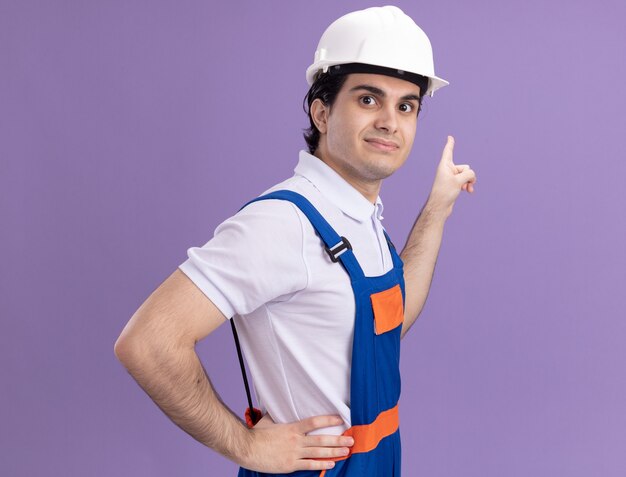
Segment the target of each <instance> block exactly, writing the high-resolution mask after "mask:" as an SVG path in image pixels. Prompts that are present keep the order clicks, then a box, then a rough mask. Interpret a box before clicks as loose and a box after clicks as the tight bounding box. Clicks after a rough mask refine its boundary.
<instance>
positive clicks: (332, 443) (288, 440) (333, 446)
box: [239, 414, 354, 473]
mask: <svg viewBox="0 0 626 477" xmlns="http://www.w3.org/2000/svg"><path fill="white" fill-rule="evenodd" d="M341 424H343V420H342V419H341V418H340V417H338V416H314V417H309V418H307V419H303V420H301V421H298V422H293V423H291V424H275V423H274V422H273V421H272V419H271V418H270V416H269V414H266V415H265V416H263V418H262V419H261V420H260V421H259V422H258V423H257V425H256V426H255V427H254V428H253V429H251V431H250V443H249V444H250V445H249V446H248V447H249V453H248V455H246V456H242V461H241V462H239V464H240V465H241V466H242V467H245V468H246V469H250V470H255V471H257V472H268V473H289V472H294V471H297V470H324V469H331V468H333V467H334V465H335V463H334V462H333V461H332V460H325V459H328V458H333V457H345V456H347V455H348V453H349V447H351V446H352V445H353V444H354V439H352V437H347V436H335V435H313V436H310V435H307V434H308V433H309V432H311V431H314V430H316V429H322V428H325V427H332V426H339V425H341Z"/></svg>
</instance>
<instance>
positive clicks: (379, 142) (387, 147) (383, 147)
mask: <svg viewBox="0 0 626 477" xmlns="http://www.w3.org/2000/svg"><path fill="white" fill-rule="evenodd" d="M365 142H366V143H368V144H369V145H370V146H372V147H374V148H376V149H378V150H380V151H395V150H396V149H399V147H400V146H399V145H398V144H397V143H396V142H394V141H389V140H387V139H381V138H377V137H374V138H369V139H366V140H365Z"/></svg>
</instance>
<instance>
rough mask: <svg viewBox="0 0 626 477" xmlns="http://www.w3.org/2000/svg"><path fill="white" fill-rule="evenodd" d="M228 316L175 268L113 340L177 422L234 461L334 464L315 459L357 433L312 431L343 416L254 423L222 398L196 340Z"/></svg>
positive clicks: (254, 465)
mask: <svg viewBox="0 0 626 477" xmlns="http://www.w3.org/2000/svg"><path fill="white" fill-rule="evenodd" d="M225 321H226V317H225V316H224V315H223V314H222V313H221V312H220V311H219V309H218V308H217V307H216V306H215V305H214V304H213V303H212V302H211V300H209V299H208V298H207V297H206V296H205V295H204V294H203V293H202V292H201V291H200V290H199V289H198V288H197V287H196V286H195V285H194V284H193V282H192V281H191V280H190V279H189V278H188V277H187V276H186V275H185V274H184V273H182V272H181V271H180V270H176V271H175V272H174V273H173V274H172V275H171V276H170V277H169V278H168V279H167V280H165V282H163V283H162V284H161V285H160V286H159V287H158V288H157V289H156V290H155V291H154V292H153V293H152V294H151V295H150V297H149V298H148V299H147V300H146V301H145V302H144V303H143V305H141V307H140V308H139V309H138V310H137V311H136V312H135V314H134V315H133V317H132V318H131V319H130V321H129V322H128V324H127V325H126V327H125V328H124V330H123V331H122V333H121V335H120V337H119V338H118V340H117V342H116V343H115V354H116V356H117V357H118V359H119V360H120V361H121V362H122V364H123V365H124V366H125V367H126V368H127V370H128V371H129V373H130V374H131V375H132V376H133V378H134V379H135V380H136V381H137V383H138V384H139V385H140V386H141V387H142V389H143V390H144V391H145V392H146V393H147V394H148V395H149V396H150V398H151V399H152V400H153V401H154V402H155V403H156V404H157V405H158V406H159V408H160V409H161V410H162V411H163V412H164V413H165V414H166V415H167V416H169V418H170V419H171V420H172V421H173V422H174V423H175V424H176V425H178V426H179V427H180V428H181V429H183V430H184V431H185V432H187V433H188V434H189V435H191V436H192V437H193V438H194V439H196V440H198V441H199V442H201V443H203V444H204V445H206V446H208V447H210V448H212V449H214V450H216V451H217V452H219V453H220V454H222V455H224V456H225V457H227V458H229V459H230V460H232V461H234V462H235V463H237V464H239V465H241V466H243V467H246V468H248V469H252V470H257V471H261V472H291V471H294V470H318V469H319V470H321V469H327V468H331V467H332V464H333V463H332V461H323V460H312V458H327V457H337V456H341V455H345V453H346V451H347V446H350V445H352V439H351V438H347V437H341V436H307V435H306V434H307V433H308V432H310V431H312V430H313V429H318V428H323V427H330V426H335V425H339V424H341V422H342V421H341V419H340V418H338V417H337V416H316V417H312V418H309V419H305V420H303V421H299V422H296V423H292V424H271V425H269V426H262V427H259V428H258V429H253V430H249V429H247V428H246V426H245V425H244V424H243V422H242V421H241V420H240V419H239V418H238V417H237V416H235V415H234V413H232V412H231V411H230V410H229V409H228V408H227V407H226V406H225V405H224V404H223V403H222V402H221V400H220V398H219V396H218V395H217V393H216V392H215V390H214V389H213V387H212V385H211V383H210V380H209V378H208V376H207V374H206V372H205V370H204V368H203V367H202V364H201V363H200V360H199V358H198V355H197V354H196V352H195V345H196V343H197V342H198V341H200V340H201V339H203V338H204V337H206V336H207V335H209V334H210V333H211V332H212V331H213V330H215V329H216V328H217V327H218V326H220V325H221V324H223V323H224V322H225Z"/></svg>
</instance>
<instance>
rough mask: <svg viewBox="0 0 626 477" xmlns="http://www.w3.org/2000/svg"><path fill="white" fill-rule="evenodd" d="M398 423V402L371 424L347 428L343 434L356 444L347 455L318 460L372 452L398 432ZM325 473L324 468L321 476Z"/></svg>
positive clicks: (339, 458)
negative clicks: (384, 440) (381, 442)
mask: <svg viewBox="0 0 626 477" xmlns="http://www.w3.org/2000/svg"><path fill="white" fill-rule="evenodd" d="M398 425H399V418H398V405H397V404H396V405H395V406H394V407H392V408H391V409H388V410H386V411H383V412H381V413H380V414H379V415H378V416H377V417H376V419H375V420H374V422H372V423H371V424H364V425H361V426H352V427H351V428H349V429H346V431H345V432H344V433H343V434H342V435H344V436H350V437H352V438H353V439H354V445H353V446H352V447H350V448H349V449H350V453H349V454H348V455H347V456H342V457H332V458H320V459H317V460H334V461H338V460H344V459H347V458H348V457H350V456H351V455H352V454H358V453H361V452H370V451H372V450H374V449H376V447H377V446H378V443H379V442H380V441H382V440H383V439H384V438H385V437H387V436H390V435H391V434H393V433H394V432H396V431H397V430H398ZM325 474H326V471H325V470H323V471H322V473H321V474H320V477H324V475H325Z"/></svg>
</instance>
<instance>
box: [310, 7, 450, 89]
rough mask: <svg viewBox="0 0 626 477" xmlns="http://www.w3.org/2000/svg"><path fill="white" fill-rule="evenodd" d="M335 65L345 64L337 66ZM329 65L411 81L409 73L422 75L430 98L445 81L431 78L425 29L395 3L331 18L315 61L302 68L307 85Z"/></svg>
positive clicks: (353, 71)
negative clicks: (426, 81)
mask: <svg viewBox="0 0 626 477" xmlns="http://www.w3.org/2000/svg"><path fill="white" fill-rule="evenodd" d="M340 65H347V66H348V68H346V67H344V68H343V70H342V66H340ZM364 65H369V66H371V67H373V68H369V69H368V68H366V67H365V68H363V66H364ZM355 66H356V68H355ZM359 67H361V68H359ZM329 68H331V70H337V72H338V73H339V72H342V73H356V72H363V73H366V72H372V73H373V72H379V73H383V74H389V75H391V76H397V77H399V78H403V79H406V80H408V81H412V82H415V81H414V79H415V78H416V77H415V76H413V75H420V76H425V77H426V78H428V88H427V90H426V91H425V92H424V94H423V96H425V95H426V94H430V96H432V95H433V93H434V92H435V91H437V90H438V89H439V88H442V87H444V86H447V85H448V84H449V83H448V82H447V81H446V80H444V79H441V78H439V77H438V76H435V65H434V63H433V50H432V46H431V44H430V40H429V39H428V37H427V36H426V33H424V31H423V30H422V29H421V28H420V27H418V26H417V25H416V24H415V22H414V21H413V20H412V19H411V17H409V16H408V15H406V14H405V13H404V12H403V11H402V10H400V9H399V8H398V7H394V6H386V7H372V8H366V9H365V10H358V11H356V12H352V13H348V14H347V15H344V16H342V17H341V18H338V19H337V20H335V21H334V22H333V23H332V24H331V25H330V26H329V27H328V28H327V29H326V31H325V32H324V34H323V35H322V37H321V38H320V41H319V44H318V45H317V50H316V51H315V60H314V61H313V64H312V65H311V66H309V67H308V68H307V70H306V80H307V82H308V84H309V85H312V84H313V82H314V81H315V79H316V78H317V75H318V73H319V72H322V73H326V72H328V71H329ZM381 68H387V69H389V70H393V71H385V70H382V69H381ZM377 70H378V71H377Z"/></svg>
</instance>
